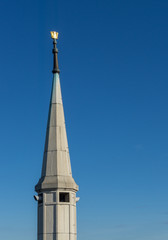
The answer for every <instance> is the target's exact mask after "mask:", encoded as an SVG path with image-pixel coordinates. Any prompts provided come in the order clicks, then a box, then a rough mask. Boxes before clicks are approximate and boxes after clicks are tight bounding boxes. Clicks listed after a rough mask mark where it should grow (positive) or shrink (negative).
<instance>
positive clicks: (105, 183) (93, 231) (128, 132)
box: [0, 0, 168, 240]
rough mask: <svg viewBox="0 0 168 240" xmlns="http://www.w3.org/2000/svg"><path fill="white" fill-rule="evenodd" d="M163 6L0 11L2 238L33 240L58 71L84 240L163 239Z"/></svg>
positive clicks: (166, 30) (104, 4)
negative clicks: (54, 34)
mask: <svg viewBox="0 0 168 240" xmlns="http://www.w3.org/2000/svg"><path fill="white" fill-rule="evenodd" d="M167 11H168V2H167V1H165V0H164V1H163V0H160V1H159V0H157V1H156V0H151V1H150V0H146V1H144V0H141V1H130V0H128V1H124V0H118V1H117V0H116V1H113V0H103V1H102V0H92V1H89V0H85V1H79V0H71V1H69V0H62V1H60V0H55V1H53V0H48V1H44V0H37V1H33V0H29V1H21V0H20V1H19V0H16V1H1V2H0V21H1V24H0V32H1V38H0V51H1V54H0V66H1V67H0V83H1V87H0V108H1V115H0V116H1V124H0V136H1V137H0V152H1V168H0V179H1V181H0V188H1V198H0V239H3V240H9V239H11V238H12V239H13V240H22V239H24V240H29V239H31V240H35V239H36V225H37V224H36V222H37V216H36V215H37V209H36V202H35V201H34V200H33V195H34V186H35V184H36V183H37V181H38V179H39V177H40V172H41V166H42V156H43V147H44V140H45V129H46V124H47V114H48V107H49V98H50V91H51V84H52V73H51V70H52V40H51V39H50V34H49V31H50V30H57V31H58V32H59V41H58V48H59V68H60V70H61V73H60V78H61V86H62V95H63V102H64V110H65V118H66V126H67V134H68V141H69V148H70V155H71V164H72V170H73V177H74V178H75V180H76V182H77V183H78V184H79V187H80V191H79V193H78V196H80V198H81V199H80V201H79V202H78V206H77V207H78V239H79V240H85V239H87V240H102V239H106V240H111V239H115V240H167V239H168V189H167V183H168V174H167V170H168V147H167V146H168V110H167V105H168V94H167V89H168V70H167V65H168V27H167V26H168V14H167Z"/></svg>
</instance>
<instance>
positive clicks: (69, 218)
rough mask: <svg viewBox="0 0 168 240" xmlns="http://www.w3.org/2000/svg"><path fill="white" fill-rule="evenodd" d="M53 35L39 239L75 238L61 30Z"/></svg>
mask: <svg viewBox="0 0 168 240" xmlns="http://www.w3.org/2000/svg"><path fill="white" fill-rule="evenodd" d="M51 37H52V39H53V45H54V47H53V55H54V67H53V71H52V72H53V84H52V91H51V99H50V107H49V114H48V123H47V130H46V140H45V148H44V156H43V166H42V172H41V178H40V179H39V182H38V183H37V185H36V186H35V190H36V192H37V193H38V196H34V198H35V200H37V201H38V240H76V202H77V201H78V198H76V192H77V191H78V186H77V184H76V183H75V181H74V179H73V177H72V172H71V163H70V157H69V149H68V142H67V135H66V128H65V119H64V109H63V104H62V95H61V87H60V77H59V73H60V71H59V68H58V57H57V54H58V49H57V47H56V44H57V41H56V40H57V39H58V33H57V32H51Z"/></svg>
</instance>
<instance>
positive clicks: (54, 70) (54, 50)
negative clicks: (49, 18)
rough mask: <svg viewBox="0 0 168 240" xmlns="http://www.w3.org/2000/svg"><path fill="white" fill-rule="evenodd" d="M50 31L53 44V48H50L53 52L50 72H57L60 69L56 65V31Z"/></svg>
mask: <svg viewBox="0 0 168 240" xmlns="http://www.w3.org/2000/svg"><path fill="white" fill-rule="evenodd" d="M50 33H51V38H52V39H53V45H54V48H53V50H52V52H53V54H54V66H53V70H52V72H53V73H59V72H60V70H59V67H58V56H57V54H58V49H57V46H56V45H57V39H58V32H55V31H52V32H50Z"/></svg>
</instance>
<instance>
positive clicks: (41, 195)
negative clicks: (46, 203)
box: [38, 193, 43, 204]
mask: <svg viewBox="0 0 168 240" xmlns="http://www.w3.org/2000/svg"><path fill="white" fill-rule="evenodd" d="M38 196H39V200H38V204H40V203H43V194H42V193H41V194H39V195H38Z"/></svg>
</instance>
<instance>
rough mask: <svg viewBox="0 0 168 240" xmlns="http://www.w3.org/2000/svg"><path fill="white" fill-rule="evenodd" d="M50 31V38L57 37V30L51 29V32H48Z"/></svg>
mask: <svg viewBox="0 0 168 240" xmlns="http://www.w3.org/2000/svg"><path fill="white" fill-rule="evenodd" d="M50 33H51V38H52V39H58V32H54V31H52V32H50Z"/></svg>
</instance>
